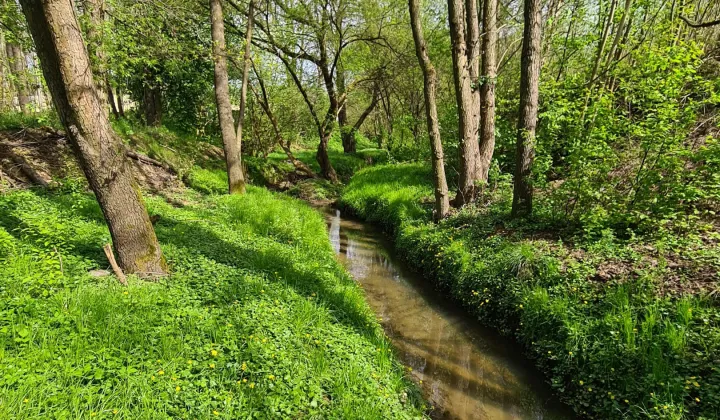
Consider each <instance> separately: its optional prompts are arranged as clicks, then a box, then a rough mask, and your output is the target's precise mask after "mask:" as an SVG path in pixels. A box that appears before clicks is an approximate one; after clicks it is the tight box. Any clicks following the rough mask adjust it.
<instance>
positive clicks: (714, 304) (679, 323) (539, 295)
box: [340, 164, 720, 419]
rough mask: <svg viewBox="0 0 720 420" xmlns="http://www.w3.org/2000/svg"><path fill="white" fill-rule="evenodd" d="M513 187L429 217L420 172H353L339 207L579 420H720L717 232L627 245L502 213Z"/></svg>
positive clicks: (418, 167)
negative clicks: (502, 338) (512, 350)
mask: <svg viewBox="0 0 720 420" xmlns="http://www.w3.org/2000/svg"><path fill="white" fill-rule="evenodd" d="M511 202H512V185H511V184H509V183H508V184H503V185H499V186H498V187H497V188H496V189H495V190H494V191H492V192H491V193H490V195H489V196H487V197H485V201H483V203H482V204H481V205H478V206H474V207H470V208H466V209H463V210H461V211H458V212H456V213H454V214H453V215H452V216H451V217H449V218H448V219H446V220H444V221H442V222H441V223H439V224H434V223H432V222H431V215H432V180H431V174H430V170H429V169H428V168H427V166H426V165H422V164H398V165H384V166H382V165H381V166H375V167H372V168H367V169H364V170H361V171H360V172H358V173H357V174H356V175H355V176H354V177H353V179H352V180H351V181H350V183H349V184H348V186H347V187H346V188H345V190H344V192H343V195H342V199H341V203H340V204H341V206H342V207H343V208H345V209H347V210H349V211H351V212H352V213H355V214H356V215H357V216H360V217H362V218H364V219H365V220H367V221H369V222H371V223H375V224H378V225H381V226H382V227H384V228H385V229H386V231H387V232H388V233H390V234H391V235H392V237H393V238H394V240H395V247H396V249H397V251H398V254H399V255H400V256H401V257H402V258H404V259H405V260H406V261H407V263H408V264H409V265H410V266H411V267H412V268H414V269H416V270H417V271H418V272H420V273H423V274H424V275H425V276H426V277H427V278H428V279H429V280H431V281H433V282H434V283H435V285H436V286H437V287H438V288H439V289H440V290H442V291H444V292H445V293H446V294H448V295H449V296H452V297H453V298H454V299H455V300H456V301H457V302H458V303H459V304H461V305H462V306H463V307H464V308H465V309H466V310H467V311H468V312H469V313H470V314H471V315H473V316H474V317H476V319H478V321H479V322H481V323H483V324H485V325H492V326H495V327H496V328H499V329H500V330H501V331H502V332H504V333H506V334H508V335H513V336H514V337H515V338H516V339H517V340H518V341H519V342H520V343H521V344H522V345H523V346H524V347H525V349H526V351H527V353H528V354H529V355H530V356H531V357H532V358H533V359H535V360H536V362H537V364H538V366H539V367H540V368H541V369H542V370H543V371H544V372H545V373H546V374H547V377H548V380H549V381H550V383H551V385H552V387H553V388H554V390H555V391H556V393H557V394H558V395H559V396H560V397H561V398H562V399H563V400H564V401H566V402H567V403H568V404H570V405H571V406H572V407H574V408H575V410H576V412H577V413H578V414H579V415H581V416H582V417H591V418H620V417H622V418H648V417H650V418H663V419H681V418H706V419H711V418H720V358H718V357H719V356H718V355H720V308H719V305H718V293H720V247H719V246H718V244H719V243H720V229H710V230H705V231H702V232H686V233H684V234H672V233H668V232H665V234H659V233H658V234H657V235H656V236H653V237H649V236H646V237H635V238H630V239H627V240H620V239H617V238H615V237H611V236H610V237H586V236H584V234H583V232H581V231H580V232H579V231H573V230H572V229H565V230H563V229H551V228H550V227H549V226H548V225H547V224H545V223H543V222H542V220H536V221H532V220H531V221H518V220H513V219H511V218H509V217H508V215H509V213H510V204H511Z"/></svg>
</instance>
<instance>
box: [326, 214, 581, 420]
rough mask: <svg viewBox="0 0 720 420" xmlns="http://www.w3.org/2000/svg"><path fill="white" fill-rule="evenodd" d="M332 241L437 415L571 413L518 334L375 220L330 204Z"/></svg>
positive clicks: (478, 416) (555, 416) (531, 416)
mask: <svg viewBox="0 0 720 420" xmlns="http://www.w3.org/2000/svg"><path fill="white" fill-rule="evenodd" d="M324 214H325V217H326V220H327V224H328V230H329V233H330V241H331V242H332V246H333V248H334V249H335V252H336V253H337V254H338V258H339V260H340V261H341V262H342V263H343V264H344V265H345V267H346V268H347V270H348V271H349V272H350V274H352V276H353V277H354V278H355V280H356V281H357V282H358V283H359V284H360V285H361V286H362V288H363V289H364V290H365V294H366V298H367V301H368V303H369V304H370V306H371V307H372V308H373V310H374V311H375V313H376V314H377V315H378V317H380V318H381V319H382V321H381V322H382V325H383V327H384V329H385V332H386V334H387V335H388V337H390V339H391V340H392V343H393V345H394V347H395V349H396V350H397V352H398V355H399V356H400V359H401V360H402V362H403V363H404V364H405V365H406V366H408V367H410V368H412V371H411V373H412V374H413V375H414V376H415V379H416V382H417V383H418V384H420V387H421V388H422V390H423V393H424V395H425V397H426V398H427V400H428V401H429V402H430V404H432V405H433V406H434V407H435V410H434V411H433V413H432V417H433V418H437V419H538V420H539V419H571V418H573V415H572V414H571V411H570V410H569V408H567V407H566V406H564V405H562V404H561V403H559V402H558V400H557V399H555V398H553V397H552V394H551V392H550V388H549V386H548V385H547V384H545V383H544V382H543V378H542V375H541V373H540V372H538V371H537V370H536V369H535V368H534V367H533V366H532V363H531V362H530V361H529V360H528V359H527V358H525V357H524V356H523V354H522V353H521V351H520V349H519V348H518V346H517V345H516V344H514V343H513V342H512V341H511V340H509V339H507V338H504V337H502V336H500V335H498V334H497V333H495V332H493V331H491V330H489V329H487V328H483V327H482V326H480V325H479V323H478V322H477V321H474V320H473V319H472V318H471V317H469V316H468V315H467V314H465V313H463V312H462V310H461V309H459V308H457V306H456V305H455V304H453V302H451V301H450V300H448V299H445V298H443V297H441V296H438V295H439V294H438V293H437V292H435V291H434V289H433V287H432V285H430V284H429V282H428V281H426V280H424V279H422V278H421V276H419V275H417V274H415V273H413V272H412V271H410V270H409V269H407V268H406V266H404V265H403V264H402V263H401V262H400V261H398V259H396V258H395V257H394V256H393V253H392V252H391V250H392V244H391V243H390V242H389V241H388V240H387V238H386V237H385V235H384V234H383V233H382V232H380V231H379V230H378V229H375V228H373V227H372V226H370V225H369V224H366V223H363V222H359V221H357V220H353V219H349V218H345V217H343V216H342V215H341V213H340V211H339V210H335V209H331V208H325V209H324Z"/></svg>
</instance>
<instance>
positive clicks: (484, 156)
mask: <svg viewBox="0 0 720 420" xmlns="http://www.w3.org/2000/svg"><path fill="white" fill-rule="evenodd" d="M497 2H498V0H485V1H484V2H483V46H482V49H483V60H482V74H483V80H482V85H481V89H480V175H479V180H480V182H482V183H487V181H488V173H489V171H490V163H491V162H492V157H493V152H494V150H495V78H496V77H497V74H496V73H497V37H498V32H497Z"/></svg>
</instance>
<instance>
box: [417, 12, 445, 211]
mask: <svg viewBox="0 0 720 420" xmlns="http://www.w3.org/2000/svg"><path fill="white" fill-rule="evenodd" d="M418 3H419V0H409V2H408V5H409V9H410V25H411V27H412V33H413V39H414V41H415V53H416V55H417V58H418V62H419V63H420V67H421V68H422V72H423V81H424V90H423V92H424V94H425V115H426V119H427V130H428V135H429V137H430V150H431V159H432V167H433V183H434V187H435V212H434V216H435V219H436V220H437V219H442V218H444V217H446V216H447V215H448V212H449V211H450V203H449V199H448V187H447V181H446V179H445V157H444V155H443V147H442V141H441V139H440V127H439V126H438V116H437V105H436V103H435V92H436V90H437V87H436V85H437V76H436V73H435V67H434V66H433V64H432V62H431V61H430V57H429V56H428V53H427V44H426V43H425V37H424V36H423V29H422V23H421V22H420V6H419V4H418Z"/></svg>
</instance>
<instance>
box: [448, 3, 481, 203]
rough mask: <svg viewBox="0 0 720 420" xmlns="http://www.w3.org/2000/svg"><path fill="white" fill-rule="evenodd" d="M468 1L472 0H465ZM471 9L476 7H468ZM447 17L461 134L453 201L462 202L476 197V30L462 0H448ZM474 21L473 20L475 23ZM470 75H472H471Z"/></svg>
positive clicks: (477, 103) (478, 152)
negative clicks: (456, 188)
mask: <svg viewBox="0 0 720 420" xmlns="http://www.w3.org/2000/svg"><path fill="white" fill-rule="evenodd" d="M466 1H467V2H468V3H469V4H471V3H472V0H466ZM470 9H471V10H476V9H474V8H470ZM448 16H449V21H450V39H451V42H452V59H453V76H454V82H455V100H456V101H457V107H458V129H459V130H458V131H459V135H460V139H459V141H460V145H459V151H460V176H459V179H458V192H457V196H456V197H455V200H454V203H455V205H456V206H462V205H464V204H466V203H470V202H473V201H475V198H476V196H477V188H476V186H475V181H477V180H478V176H479V170H478V169H479V165H478V158H479V154H480V150H479V146H478V123H479V113H480V106H479V100H480V98H479V94H478V93H479V92H478V90H477V74H478V70H477V58H478V57H477V55H475V54H476V53H475V51H476V50H479V49H478V48H476V47H475V45H477V42H478V38H477V36H478V31H477V29H476V28H474V27H473V25H469V27H466V19H467V22H475V21H477V15H475V17H474V19H470V16H468V10H466V6H465V4H464V3H463V0H448ZM476 24H477V22H475V25H476ZM473 76H474V77H475V79H473Z"/></svg>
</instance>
